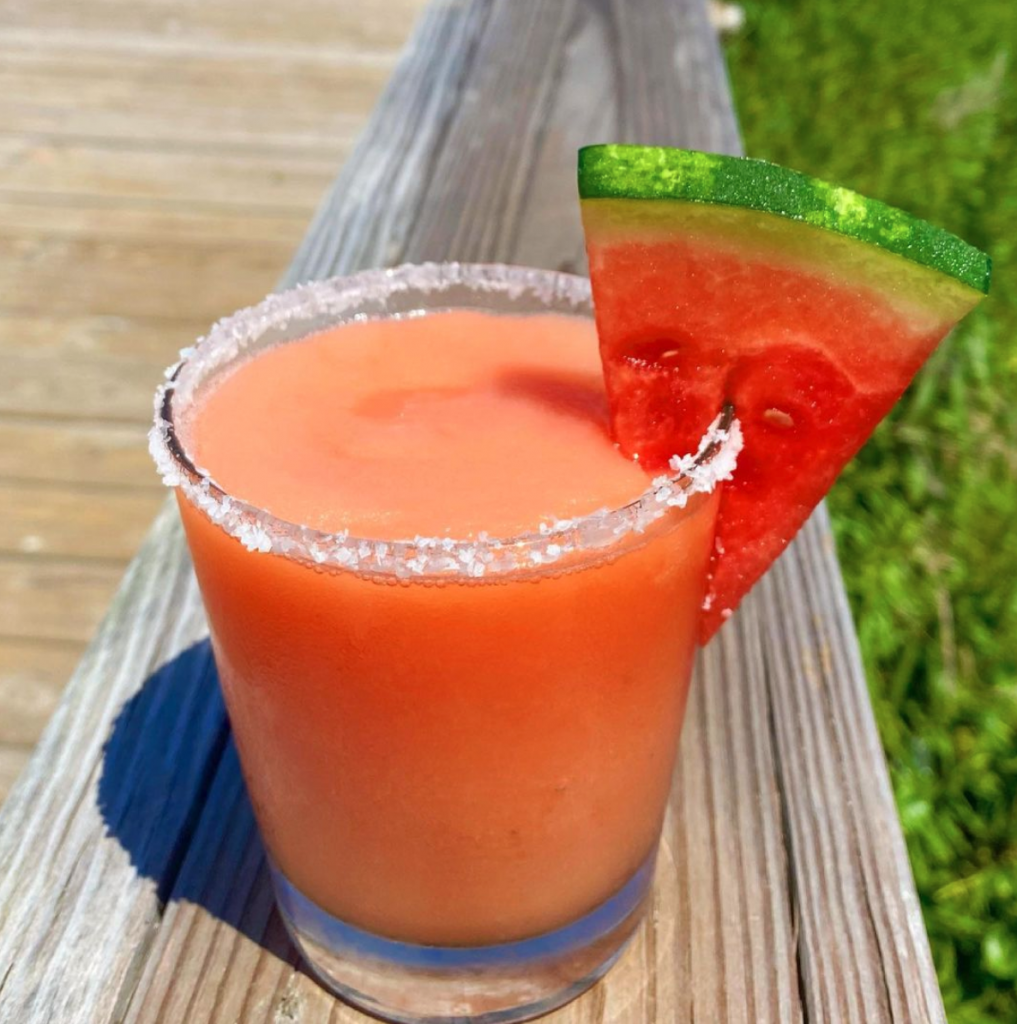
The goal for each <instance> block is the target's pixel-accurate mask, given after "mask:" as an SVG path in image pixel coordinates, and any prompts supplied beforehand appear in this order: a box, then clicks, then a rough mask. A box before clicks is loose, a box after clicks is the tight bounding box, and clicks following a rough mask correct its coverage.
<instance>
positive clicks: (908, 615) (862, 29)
mask: <svg viewBox="0 0 1017 1024" xmlns="http://www.w3.org/2000/svg"><path fill="white" fill-rule="evenodd" d="M744 8H745V14H746V23H745V26H744V28H743V29H742V30H741V32H740V33H739V34H738V35H737V36H736V37H734V38H733V39H732V40H730V41H729V42H728V44H727V56H728V66H729V71H730V75H731V79H732V85H733V89H734V94H735V102H736V106H737V109H738V112H739V116H740V118H741V123H742V130H743V134H744V138H745V145H746V151H747V152H748V153H749V155H751V156H758V157H764V158H766V159H770V160H774V161H777V162H779V163H784V164H789V165H791V166H792V167H796V168H798V169H800V170H803V171H807V172H809V173H811V174H815V175H817V176H819V177H822V178H827V179H830V180H833V181H836V182H838V183H839V184H843V185H847V186H850V187H852V188H855V189H858V190H859V191H861V192H864V193H866V194H870V195H874V196H877V197H878V198H880V199H883V200H885V201H887V202H889V203H892V204H893V205H896V206H901V207H903V208H905V209H907V210H910V211H912V212H913V213H916V214H918V215H920V216H922V217H926V218H928V219H930V220H932V221H934V222H935V223H937V224H940V225H942V226H943V227H946V228H949V229H950V230H952V231H954V232H956V233H957V234H959V235H961V236H962V237H963V238H965V239H967V240H968V241H970V242H972V243H974V244H975V245H978V246H979V247H981V248H984V249H986V250H987V251H988V252H989V253H990V254H991V255H992V257H993V261H994V264H995V266H994V285H993V292H992V295H991V296H990V298H989V299H988V300H987V301H986V302H985V303H983V305H982V307H981V308H980V309H979V310H978V311H976V313H975V314H973V315H972V316H971V317H969V319H968V320H967V321H965V322H964V323H963V324H962V325H961V326H960V327H959V328H958V329H957V330H956V331H955V332H954V334H953V335H952V336H951V337H950V338H949V339H948V340H947V341H946V342H944V344H943V345H942V346H941V347H940V349H939V351H938V352H937V353H936V354H935V355H934V356H933V358H932V360H931V361H930V363H929V364H928V365H927V366H926V368H925V369H924V370H923V371H922V372H921V374H920V375H919V377H918V379H917V380H916V382H915V383H914V385H913V386H912V388H911V389H910V391H909V392H908V394H907V395H906V396H905V398H904V400H903V401H902V402H901V404H900V406H899V407H898V408H897V410H896V411H895V413H894V415H893V416H892V417H891V418H890V419H889V420H888V421H887V422H886V423H884V424H883V425H882V427H881V428H880V429H879V430H878V431H877V433H876V435H875V436H874V438H873V439H872V441H871V442H870V443H869V444H868V446H867V447H866V448H865V450H864V451H863V452H862V454H861V455H860V456H859V458H858V459H857V460H856V461H855V462H854V463H853V464H852V465H851V467H850V468H849V469H848V470H847V471H846V472H845V474H844V476H843V477H842V479H841V481H840V482H839V483H838V484H837V486H836V488H835V489H834V491H833V493H832V494H831V496H830V500H829V503H830V508H831V511H832V513H833V516H834V520H835V529H836V533H837V541H838V546H839V551H840V557H841V563H842V565H843V568H844V574H845V578H846V582H847V586H848V591H849V594H850V597H851V602H852V605H853V608H854V612H855V618H856V621H857V623H858V629H859V633H860V637H861V642H862V648H863V653H864V657H865V661H866V666H867V669H868V675H869V682H870V688H871V692H872V697H873V704H874V707H875V710H876V717H877V720H878V723H879V729H880V734H881V736H882V739H883V744H884V747H885V750H886V755H887V759H888V762H889V765H890V772H891V776H892V779H893V785H894V790H895V793H896V797H897V803H898V807H899V810H900V816H901V821H902V823H903V826H904V831H905V836H906V838H907V843H908V849H909V852H910V856H911V863H912V867H913V869H914V873H915V879H916V882H917V884H918V891H919V894H920V897H921V901H922V907H923V910H924V913H925V920H926V923H927V925H928V930H929V936H930V940H931V943H932V950H933V955H934V958H935V962H936V969H937V972H938V975H939V981H940V986H941V988H942V991H943V997H944V999H945V1002H946V1005H947V1012H948V1015H949V1018H950V1021H951V1024H990V1022H991V1024H1013V1022H1014V1021H1017V483H1015V481H1017V415H1015V413H1014V411H1013V409H1012V407H1013V405H1014V403H1015V400H1017V66H1015V65H1017V4H1014V3H1006V2H1002V0H965V2H964V3H935V2H933V0H897V2H895V3H894V4H885V3H883V2H881V0H854V2H853V3H850V4H845V3H842V2H841V0H745V2H744Z"/></svg>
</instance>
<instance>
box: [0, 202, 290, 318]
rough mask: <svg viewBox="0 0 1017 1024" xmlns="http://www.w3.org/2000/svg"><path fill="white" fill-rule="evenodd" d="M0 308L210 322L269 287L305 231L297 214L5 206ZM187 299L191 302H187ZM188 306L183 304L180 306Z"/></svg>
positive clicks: (110, 206) (2, 211) (1, 205)
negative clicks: (256, 288)
mask: <svg viewBox="0 0 1017 1024" xmlns="http://www.w3.org/2000/svg"><path fill="white" fill-rule="evenodd" d="M0 218H2V219H3V221H4V224H5V241H6V243H7V244H8V245H9V246H10V251H11V252H13V253H14V254H15V256H16V257H19V258H17V259H15V260H13V261H10V262H9V261H7V260H4V261H3V262H0V308H2V309H5V310H6V311H10V312H36V311H41V310H46V311H47V312H48V313H49V314H50V315H53V314H62V313H69V314H76V315H80V314H81V313H83V312H86V313H91V314H98V315H100V316H103V315H108V316H117V315H122V316H158V317H164V318H170V319H174V318H175V319H180V318H187V319H200V320H205V321H211V320H213V319H214V318H215V316H216V314H217V313H218V312H220V311H221V308H222V307H221V305H220V303H222V302H223V301H233V300H236V301H237V302H241V303H243V302H251V301H253V300H255V299H256V298H259V297H261V296H259V295H257V294H254V295H252V294H251V290H250V289H251V282H252V281H264V282H265V288H268V287H270V286H271V282H272V279H273V276H274V275H275V274H276V273H277V271H278V267H279V266H281V265H284V264H285V260H286V255H287V254H288V252H289V251H291V250H292V247H293V245H294V244H295V243H296V241H297V239H298V238H299V237H300V225H299V221H298V220H297V219H296V218H293V217H279V216H275V217H272V216H264V217H252V216H247V215H244V214H243V213H240V212H238V213H235V214H233V215H227V214H225V213H220V214H219V215H217V216H211V215H206V216H201V215H200V214H197V213H192V214H188V215H184V214H181V213H179V212H177V213H170V212H167V211H159V210H153V209H147V208H144V207H124V206H122V205H119V204H115V203H114V204H110V203H107V204H103V203H98V202H97V203H96V204H94V205H91V206H81V205H77V206H67V207H62V206H60V205H59V204H55V203H49V202H46V203H43V204H39V205H34V204H29V203H20V204H4V203H0ZM183 296H186V299H182V297H183ZM184 303H186V304H184Z"/></svg>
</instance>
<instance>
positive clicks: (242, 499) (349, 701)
mask: <svg viewBox="0 0 1017 1024" xmlns="http://www.w3.org/2000/svg"><path fill="white" fill-rule="evenodd" d="M159 413H160V415H159V422H158V423H157V428H156V432H155V447H156V454H157V459H158V460H159V461H160V465H162V466H163V468H164V471H165V472H166V473H167V475H168V477H169V478H170V482H171V483H174V484H175V485H176V486H177V487H178V496H179V501H180V509H181V513H182V516H183V521H184V526H185V528H186V532H187V538H188V543H189V545H190V549H191V553H192V555H193V559H194V565H195V570H196V572H197V575H198V580H199V583H200V586H201V591H202V594H203V597H204V601H205V606H206V609H207V612H208V618H209V624H210V628H211V634H212V642H213V646H214V650H215V656H216V661H217V665H218V668H219V674H220V678H221V682H222V687H223V691H224V694H225V697H226V702H227V706H228V709H229V715H230V720H231V723H232V726H233V731H234V734H235V737H236V742H237V745H238V748H239V752H240V756H241V762H242V765H243V769H244V774H245V778H246V781H247V785H248V788H249V791H250V794H251V798H252V801H253V804H254V808H255V812H256V815H257V818H258V822H259V826H260V829H261V832H262V835H263V838H264V841H265V845H266V847H267V849H268V852H269V854H270V857H271V860H272V863H273V868H274V871H275V873H276V880H277V886H278V887H280V903H281V905H282V909H283V912H284V916H287V918H288V923H289V925H290V927H291V929H292V930H293V932H294V934H295V936H296V938H297V940H298V941H299V942H301V944H302V945H303V946H304V948H305V951H308V955H309V956H310V958H311V960H312V962H313V963H315V966H317V968H318V969H319V971H320V972H321V973H322V974H323V975H325V976H326V978H327V979H328V980H329V981H330V982H331V983H332V984H333V985H334V986H335V987H337V988H338V989H339V990H340V991H341V992H343V993H344V994H346V995H347V996H350V997H351V998H353V999H354V1000H357V1001H360V1002H362V1003H363V1004H364V1005H367V1006H369V1007H370V1008H372V1009H374V1010H376V1011H377V1012H382V1013H386V1014H388V1015H390V1016H393V1017H396V1018H399V1019H407V1020H410V1019H420V1018H422V1017H423V1018H426V1017H428V1016H431V1017H433V1016H445V1017H448V1016H450V1015H451V1016H455V1015H471V1016H473V1017H477V1016H480V1015H482V1014H493V1016H490V1018H489V1019H491V1020H494V1019H498V1020H509V1019H513V1017H515V1016H522V1015H526V1014H532V1013H534V1012H537V1011H538V1010H541V1009H546V1008H550V1007H551V1006H553V1005H556V1003H557V1002H561V1001H562V1000H563V999H564V998H567V997H568V996H569V995H574V994H575V993H576V991H578V988H577V986H581V985H582V984H585V983H588V981H589V980H592V979H593V978H594V977H596V976H597V975H598V973H599V972H600V971H601V970H602V969H603V966H604V964H605V962H606V961H608V960H609V959H610V957H611V956H612V955H613V954H615V953H616V952H617V950H618V948H619V947H620V945H621V944H622V943H623V942H624V940H625V938H627V936H628V935H629V934H630V933H631V931H632V929H633V928H634V926H635V924H636V922H637V920H638V911H639V907H640V904H641V901H642V898H643V895H644V892H645V887H646V882H647V880H648V878H649V874H650V868H651V866H652V861H653V856H654V852H655V849H656V844H657V840H658V836H659V832H660V827H661V822H662V817H663V814H664V809H665V805H666V801H667V796H668V791H669V787H670V781H671V774H672V770H673V764H674V758H675V751H676V744H677V739H678V733H679V730H680V728H681V722H682V714H683V710H684V706H685V698H686V693H687V687H688V680H689V674H690V671H691V664H692V658H693V653H694V647H695V636H696V625H697V618H698V615H699V610H700V606H701V603H702V597H703V592H704V585H705V576H706V567H707V563H708V559H709V555H710V549H711V545H712V540H713V530H714V520H715V515H716V508H717V499H718V492H717V491H716V490H715V489H714V486H713V485H714V484H715V483H716V480H717V478H718V477H720V476H724V475H725V474H726V473H727V472H728V471H729V469H730V463H731V458H732V452H733V448H734V445H735V443H736V441H735V440H734V439H733V438H732V437H731V436H729V434H730V433H733V432H726V431H724V430H721V431H719V433H716V432H715V437H714V438H712V439H711V441H712V444H711V446H710V447H709V448H708V450H706V451H705V452H703V453H702V455H701V458H700V459H699V461H698V464H696V465H693V462H692V460H691V459H686V460H684V462H682V463H681V464H677V463H676V466H677V472H676V473H672V474H670V475H665V476H658V477H656V478H654V479H651V478H650V476H649V475H648V474H647V473H645V472H644V471H643V470H642V469H641V468H640V467H639V464H638V463H637V462H634V461H631V460H629V459H627V458H625V457H623V456H622V455H621V454H620V453H619V452H618V450H617V449H616V447H615V445H614V444H613V443H612V440H611V437H610V433H609V427H608V415H607V406H606V401H605V396H604V387H603V379H602V376H601V371H600V363H599V356H598V351H597V341H596V335H595V332H594V328H593V324H592V320H590V319H589V307H588V300H587V298H586V291H585V284H584V283H583V282H581V281H580V280H579V279H575V278H569V277H564V276H561V275H554V274H550V273H546V274H545V273H542V272H535V271H518V270H516V271H513V270H508V269H506V268H498V269H495V268H474V269H471V268H460V267H446V268H434V267H432V268H407V269H405V270H402V271H397V272H389V273H387V274H383V273H374V274H368V275H361V276H360V277H358V278H352V279H348V280H347V281H345V282H343V281H339V282H326V283H324V284H321V285H316V286H312V287H311V288H309V289H305V290H303V291H298V292H296V293H291V294H289V295H288V296H282V297H275V298H274V299H272V300H269V302H268V303H266V304H265V305H264V306H263V307H260V308H259V309H256V310H253V311H248V312H247V313H244V314H239V315H238V316H237V317H235V318H233V319H232V320H231V321H226V322H224V323H223V324H220V325H218V326H217V328H216V329H215V331H213V333H212V335H210V337H209V338H208V339H206V340H204V341H203V342H202V343H200V344H199V345H198V347H197V348H196V349H195V350H194V352H193V353H191V354H189V355H188V356H187V358H185V360H184V362H183V363H182V364H181V367H180V368H179V370H178V372H177V375H176V377H175V379H174V382H173V384H172V385H171V386H170V387H169V389H168V391H167V393H166V395H165V396H164V398H163V400H162V403H161V405H160V409H159ZM619 894H623V895H621V896H620V895H619ZM605 907H608V908H611V909H610V912H608V911H605V910H604V909H603V908H605ZM598 914H599V917H598ZM308 915H310V916H311V917H315V916H316V920H317V924H315V923H313V922H311V923H306V927H305V922H303V921H302V920H301V918H302V916H304V917H307V916H308ZM323 922H324V923H323ZM583 922H587V924H586V925H583ZM556 936H558V937H559V938H560V939H561V942H558V943H557V945H556V942H557V939H556V938H555V937H556ZM534 941H536V942H538V945H539V943H541V942H542V943H543V945H542V946H539V948H538V947H535V946H532V945H528V944H532V943H533V942H534ZM428 950H438V951H441V950H445V951H450V952H447V953H446V966H447V964H448V963H453V964H454V965H455V966H457V968H462V969H463V970H466V968H467V967H469V970H466V973H467V975H468V976H469V977H470V979H471V982H470V985H469V986H467V989H468V990H469V992H468V993H467V994H464V992H466V989H464V988H463V987H462V985H460V986H459V987H458V988H456V987H455V986H452V987H451V988H449V986H448V985H447V984H446V982H447V972H446V973H443V970H444V968H443V966H442V964H440V963H438V962H437V961H435V962H434V963H432V962H429V961H428V960H427V951H428ZM499 950H502V951H508V952H506V956H507V957H508V959H507V960H505V959H504V958H501V959H499V956H498V954H497V951H499ZM393 951H394V952H393ZM421 951H423V952H421ZM470 951H480V952H479V954H478V955H479V957H480V959H479V960H477V961H476V963H474V964H473V965H472V967H470V966H469V964H468V960H469V957H470V955H472V954H471V952H470ZM548 951H550V952H548ZM404 954H405V956H404V957H403V960H402V961H400V957H401V956H403V955H404ZM545 954H546V956H545ZM547 956H550V960H547ZM542 957H544V959H543V960H542V959H541V958H542ZM386 958H388V959H390V960H392V962H391V963H386ZM397 961H399V962H397ZM400 964H401V966H400ZM512 964H515V967H512V966H511V965H512ZM520 964H521V965H523V966H522V967H520V966H519V965H520ZM365 965H366V966H365ZM548 965H551V966H550V968H549V966H548ZM545 969H547V970H545ZM513 971H515V974H513ZM400 972H402V973H400ZM407 972H408V973H407ZM414 972H416V973H414ZM485 972H487V974H488V975H490V977H487V976H486V975H485ZM542 972H544V973H542ZM545 973H546V975H547V977H546V980H542V979H544V974H545ZM516 975H519V976H518V977H517V976H516ZM379 976H381V980H379ZM485 978H486V980H485ZM443 985H444V986H445V987H444V988H442V986H443ZM470 986H472V987H470ZM452 989H455V991H456V992H457V993H458V994H456V995H455V996H454V997H451V996H450V997H448V998H446V996H445V995H442V993H443V992H446V991H451V990H452ZM379 992H380V993H381V994H380V995H379ZM428 993H431V995H428ZM470 993H472V994H470ZM425 997H426V998H425ZM428 999H430V1000H431V1001H430V1002H428V1001H427V1000H428ZM372 1000H373V1001H372ZM435 1000H436V1001H435ZM443 1000H444V1001H443ZM450 1000H451V1001H450ZM457 1006H458V1007H459V1009H458V1010H457V1009H456V1008H455V1007H457Z"/></svg>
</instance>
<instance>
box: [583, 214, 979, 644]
mask: <svg viewBox="0 0 1017 1024" xmlns="http://www.w3.org/2000/svg"><path fill="white" fill-rule="evenodd" d="M654 208H657V209H654ZM583 217H584V228H585V231H586V240H587V251H588V255H589V262H590V278H591V282H592V286H593V298H594V306H595V310H596V320H597V332H598V335H599V337H600V346H601V356H602V361H603V367H604V375H605V382H606V387H607V393H608V399H609V403H610V407H611V418H612V427H613V431H614V436H615V440H616V442H617V443H618V445H619V447H620V448H621V450H622V451H623V452H624V454H626V455H627V456H629V457H630V458H634V459H638V460H639V461H640V463H641V464H642V465H644V466H645V467H646V468H647V469H648V470H651V471H652V470H657V469H662V468H664V467H666V465H667V463H668V460H669V459H670V457H671V456H673V455H675V454H681V453H685V452H689V451H695V450H696V447H697V445H698V442H699V439H700V437H701V436H702V435H703V433H704V432H705V430H706V429H707V427H708V425H709V424H710V422H711V421H712V420H713V419H714V417H715V416H716V415H717V412H718V411H719V409H720V408H721V407H722V405H724V403H725V402H730V403H732V404H733V406H734V408H735V412H736V415H737V416H738V418H739V420H740V421H741V424H742V431H743V435H744V441H745V444H744V448H743V450H742V453H741V455H740V457H739V463H738V468H737V471H736V473H735V476H734V479H733V480H732V481H730V482H729V483H727V484H725V486H724V491H723V494H722V497H721V507H720V512H719V517H718V524H717V531H716V541H715V551H714V557H713V563H712V568H711V578H710V581H709V584H708V589H707V597H706V602H705V604H704V609H703V615H702V618H701V627H700V640H701V642H703V643H705V642H706V641H707V640H708V639H709V638H710V637H711V636H712V635H713V634H714V633H715V632H716V631H717V629H718V628H719V627H720V626H721V624H722V623H723V622H724V621H725V619H726V618H727V617H729V616H730V614H731V611H732V610H733V609H734V608H735V607H737V605H738V603H739V602H740V601H741V599H742V598H743V597H744V596H745V594H746V593H747V592H748V591H749V589H750V588H751V587H752V585H753V584H754V583H755V582H756V581H757V580H758V579H759V577H760V576H762V574H763V573H764V572H765V571H766V569H767V568H768V567H769V566H770V565H771V563H772V562H773V561H774V559H775V558H777V556H778V555H779V554H780V553H781V551H783V550H784V548H785V547H786V546H787V544H788V543H789V541H790V540H791V538H792V537H793V536H794V534H795V533H796V532H797V531H798V529H799V528H800V527H801V526H802V525H803V523H804V522H805V520H806V519H807V518H808V515H809V513H810V512H811V511H812V509H813V508H815V506H816V505H817V504H818V502H819V501H820V500H821V499H822V497H823V495H824V494H825V493H826V492H827V491H828V490H829V488H830V486H831V485H832V484H833V482H834V480H835V479H836V477H837V475H838V474H839V473H840V471H841V469H842V468H843V467H844V465H845V463H847V462H848V460H849V459H851V457H852V456H853V455H854V454H855V453H856V452H857V451H858V449H859V448H860V447H861V446H862V444H864V442H865V441H866V439H867V438H868V437H869V435H870V434H871V432H872V430H873V429H874V428H875V426H876V425H877V424H878V423H879V421H880V420H881V419H882V418H883V417H884V416H885V415H886V413H887V412H888V411H889V410H890V408H891V407H892V406H893V404H894V403H895V402H896V401H897V400H898V399H899V398H900V396H901V394H902V393H903V391H904V390H905V388H906V387H907V385H908V383H909V382H910V381H911V379H912V377H913V376H914V374H915V372H916V371H917V370H918V368H919V367H920V366H921V365H922V363H923V362H924V361H925V359H926V358H927V357H928V355H929V353H930V352H931V351H932V350H933V349H934V348H935V346H936V345H937V343H938V342H939V341H940V340H941V339H942V338H943V337H944V336H945V335H946V334H947V333H948V332H949V330H950V328H951V327H952V326H953V325H954V324H955V323H956V322H957V320H959V319H960V318H961V317H962V316H963V315H964V314H965V313H966V312H967V311H968V310H969V309H970V308H971V307H972V306H974V305H975V304H976V303H977V302H978V301H979V299H981V297H982V296H981V294H980V293H979V292H977V291H976V290H975V289H973V288H971V287H969V286H967V285H965V284H963V283H961V282H958V281H956V280H954V279H952V278H950V277H948V276H947V275H945V274H943V273H940V272H938V271H937V270H933V269H930V268H928V267H922V266H918V265H916V264H914V263H912V262H910V261H908V260H907V259H904V258H903V257H901V256H899V255H895V254H893V253H888V252H885V251H883V250H881V249H879V248H877V247H875V246H872V245H867V244H865V243H863V242H859V241H856V240H852V239H845V238H843V237H841V236H837V235H833V234H832V233H831V232H829V231H823V230H820V229H819V228H814V227H810V226H807V225H804V224H800V223H793V222H788V221H787V220H783V219H782V218H780V217H778V216H776V215H773V214H768V213H761V212H758V211H753V210H739V209H732V208H730V207H716V208H712V207H710V206H708V205H703V204H692V203H682V202H676V201H673V200H668V201H654V200H642V199H612V198H609V199H599V198H596V199H585V200H584V201H583Z"/></svg>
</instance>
